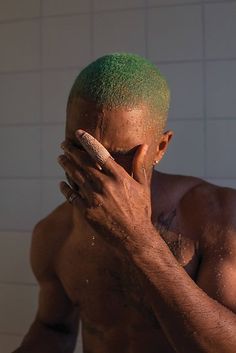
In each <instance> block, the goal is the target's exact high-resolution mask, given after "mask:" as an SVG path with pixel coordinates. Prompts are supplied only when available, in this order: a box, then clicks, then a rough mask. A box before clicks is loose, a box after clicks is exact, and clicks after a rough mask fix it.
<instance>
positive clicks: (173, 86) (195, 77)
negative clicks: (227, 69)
mask: <svg viewBox="0 0 236 353" xmlns="http://www.w3.org/2000/svg"><path fill="white" fill-rule="evenodd" d="M158 67H159V69H160V70H161V72H162V74H163V75H164V76H165V77H166V78H167V80H168V83H169V86H170V91H171V107H170V112H169V118H170V119H172V118H174V119H182V118H186V119H191V118H193V119H196V118H203V114H204V112H203V84H204V82H203V70H202V63H198V62H197V63H195V62H194V63H184V64H182V63H177V64H162V65H158Z"/></svg>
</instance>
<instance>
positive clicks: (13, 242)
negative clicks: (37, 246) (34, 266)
mask: <svg viewBox="0 0 236 353" xmlns="http://www.w3.org/2000/svg"><path fill="white" fill-rule="evenodd" d="M30 244H31V232H19V231H18V232H16V231H15V232H9V231H5V232H3V231H1V232H0V282H5V283H9V282H10V283H19V284H20V283H27V284H29V283H31V284H32V283H36V280H35V278H34V276H33V274H32V271H31V267H30V258H29V253H30ZM19 269H20V271H19Z"/></svg>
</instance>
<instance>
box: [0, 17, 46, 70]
mask: <svg viewBox="0 0 236 353" xmlns="http://www.w3.org/2000/svg"><path fill="white" fill-rule="evenodd" d="M0 48H1V55H0V72H3V71H15V70H17V71H20V70H34V69H38V68H39V63H40V54H39V50H40V27H39V21H38V20H34V21H25V22H16V23H2V24H0Z"/></svg>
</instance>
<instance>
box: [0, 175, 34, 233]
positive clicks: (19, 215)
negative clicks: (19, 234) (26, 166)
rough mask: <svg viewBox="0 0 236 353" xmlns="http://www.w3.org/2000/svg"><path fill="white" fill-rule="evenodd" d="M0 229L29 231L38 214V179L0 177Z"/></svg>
mask: <svg viewBox="0 0 236 353" xmlns="http://www.w3.org/2000/svg"><path fill="white" fill-rule="evenodd" d="M0 195H1V198H0V227H1V230H19V231H25V230H26V231H31V230H32V228H33V226H34V224H35V223H36V222H37V221H38V220H39V215H40V211H41V208H40V206H41V205H40V181H39V180H30V179H1V181H0Z"/></svg>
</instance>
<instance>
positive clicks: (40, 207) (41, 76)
mask: <svg viewBox="0 0 236 353" xmlns="http://www.w3.org/2000/svg"><path fill="white" fill-rule="evenodd" d="M42 13H43V2H42V0H40V35H39V36H40V37H39V46H40V48H39V65H40V97H39V99H40V114H39V115H40V120H39V122H40V127H39V136H40V142H39V143H40V158H39V168H40V170H39V177H40V182H39V210H40V216H39V218H41V217H42V213H43V196H42V195H43V184H42V168H43V153H42V150H43V82H42V80H43V72H42V67H43V49H42V47H43V26H42Z"/></svg>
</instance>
